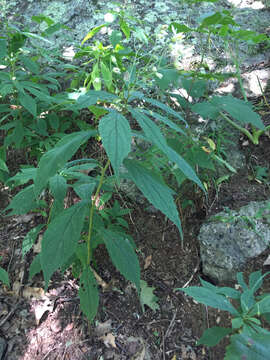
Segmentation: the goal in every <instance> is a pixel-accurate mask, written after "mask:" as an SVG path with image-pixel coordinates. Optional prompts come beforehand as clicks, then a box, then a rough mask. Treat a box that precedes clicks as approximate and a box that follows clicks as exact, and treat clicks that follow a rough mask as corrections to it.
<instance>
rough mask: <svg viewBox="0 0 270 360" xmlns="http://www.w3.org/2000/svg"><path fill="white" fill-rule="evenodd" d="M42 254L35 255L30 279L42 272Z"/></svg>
mask: <svg viewBox="0 0 270 360" xmlns="http://www.w3.org/2000/svg"><path fill="white" fill-rule="evenodd" d="M40 257H41V256H40V254H38V255H36V256H35V257H34V260H33V261H32V263H31V265H30V268H29V279H30V280H31V279H32V278H33V277H34V276H35V275H36V274H38V273H40V272H41V264H40Z"/></svg>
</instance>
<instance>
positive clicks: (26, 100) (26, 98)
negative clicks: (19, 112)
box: [18, 93, 37, 117]
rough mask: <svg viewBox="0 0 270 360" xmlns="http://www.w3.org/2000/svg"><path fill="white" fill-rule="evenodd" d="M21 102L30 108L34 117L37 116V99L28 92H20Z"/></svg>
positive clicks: (26, 107)
mask: <svg viewBox="0 0 270 360" xmlns="http://www.w3.org/2000/svg"><path fill="white" fill-rule="evenodd" d="M18 100H19V103H20V104H21V105H22V106H23V107H24V108H25V109H26V110H28V111H29V112H30V113H31V114H32V115H33V116H34V117H36V116H37V104H36V101H35V99H33V98H32V96H30V95H28V94H22V93H20V94H19V96H18Z"/></svg>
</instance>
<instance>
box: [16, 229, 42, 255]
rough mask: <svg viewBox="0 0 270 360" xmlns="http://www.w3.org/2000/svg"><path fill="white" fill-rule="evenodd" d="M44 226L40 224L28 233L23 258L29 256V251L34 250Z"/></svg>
mask: <svg viewBox="0 0 270 360" xmlns="http://www.w3.org/2000/svg"><path fill="white" fill-rule="evenodd" d="M44 226H45V225H44V224H39V225H38V226H36V227H34V228H33V229H31V230H30V231H28V233H27V234H26V235H25V237H24V239H23V243H22V257H24V256H25V254H27V253H28V251H29V250H31V249H32V247H33V245H34V243H35V241H36V238H37V236H38V234H39V232H40V230H41V229H42V228H43V227H44Z"/></svg>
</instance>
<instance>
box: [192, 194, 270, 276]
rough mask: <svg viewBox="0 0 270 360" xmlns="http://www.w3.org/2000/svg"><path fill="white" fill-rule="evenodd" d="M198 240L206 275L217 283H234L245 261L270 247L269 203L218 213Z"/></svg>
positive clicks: (203, 228) (207, 223) (252, 203)
mask: <svg viewBox="0 0 270 360" xmlns="http://www.w3.org/2000/svg"><path fill="white" fill-rule="evenodd" d="M198 240H199V242H200V252H201V260H202V267H203V273H204V274H205V275H207V276H209V277H210V278H212V279H215V280H217V281H231V280H235V278H236V273H237V272H238V271H240V270H241V268H242V267H243V266H244V264H245V263H246V261H247V260H248V259H250V258H253V257H256V256H258V255H260V254H261V253H262V252H263V251H264V250H265V249H266V248H267V247H268V246H269V244H270V199H269V200H267V201H261V202H255V201H253V202H250V203H249V204H248V205H246V206H243V207H242V208H240V210H239V211H234V210H227V211H224V212H220V213H218V214H217V215H215V216H214V217H212V218H210V219H209V221H208V222H206V223H205V224H203V225H202V227H201V229H200V233H199V236H198Z"/></svg>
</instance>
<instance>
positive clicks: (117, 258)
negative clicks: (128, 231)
mask: <svg viewBox="0 0 270 360" xmlns="http://www.w3.org/2000/svg"><path fill="white" fill-rule="evenodd" d="M103 239H104V243H105V245H106V248H107V250H108V252H109V254H110V258H111V260H112V262H113V264H114V266H115V267H116V268H117V269H118V270H119V271H120V273H121V274H122V275H123V276H124V277H125V278H126V279H127V280H129V281H131V282H133V283H134V284H135V285H136V287H137V290H138V292H140V265H139V261H138V258H137V255H136V253H135V251H134V249H133V247H132V246H131V244H130V242H129V240H128V239H126V238H124V237H123V235H122V236H121V235H120V234H119V233H114V232H112V231H109V230H105V231H104V232H103Z"/></svg>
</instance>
